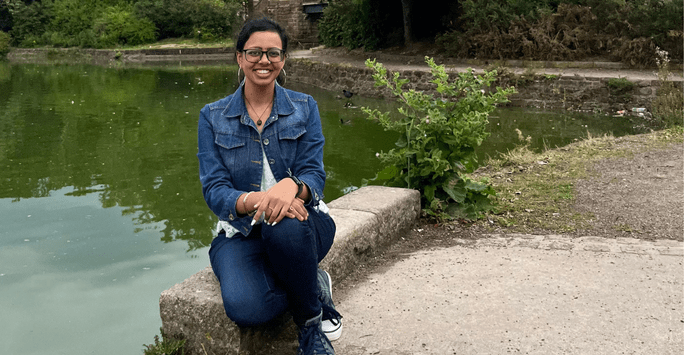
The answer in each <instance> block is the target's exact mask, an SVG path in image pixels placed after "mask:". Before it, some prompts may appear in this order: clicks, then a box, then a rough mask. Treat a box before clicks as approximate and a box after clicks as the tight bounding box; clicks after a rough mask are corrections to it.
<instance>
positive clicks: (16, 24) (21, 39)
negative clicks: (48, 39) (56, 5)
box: [7, 0, 53, 47]
mask: <svg viewBox="0 0 684 355" xmlns="http://www.w3.org/2000/svg"><path fill="white" fill-rule="evenodd" d="M7 6H8V8H9V11H10V13H11V14H12V23H13V27H12V30H11V31H10V35H11V36H12V39H13V43H15V44H18V45H19V46H21V47H33V46H36V45H41V44H43V40H42V38H41V36H42V34H43V33H45V32H46V30H47V28H48V27H49V26H50V22H51V21H52V18H53V10H52V7H53V4H52V1H50V0H44V1H40V2H39V1H34V2H32V3H31V4H29V5H26V4H25V3H24V1H22V0H8V1H7Z"/></svg>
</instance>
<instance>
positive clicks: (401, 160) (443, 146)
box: [363, 57, 515, 219]
mask: <svg viewBox="0 0 684 355" xmlns="http://www.w3.org/2000/svg"><path fill="white" fill-rule="evenodd" d="M425 60H426V62H427V63H428V65H429V66H430V68H431V73H432V76H433V78H434V79H433V80H432V81H431V82H432V83H434V84H435V85H436V86H437V88H436V90H437V92H438V93H439V97H434V96H433V95H430V94H425V93H424V92H422V91H416V90H413V89H410V90H405V89H403V86H404V85H405V84H407V83H408V80H407V79H400V78H399V73H394V75H393V76H392V78H391V80H389V79H388V75H387V69H385V67H384V66H383V65H382V64H380V63H377V62H376V61H375V60H367V61H366V66H368V67H369V68H372V69H373V70H374V71H375V74H374V75H373V78H374V79H375V85H376V86H384V87H387V88H389V90H390V91H391V92H392V94H393V95H394V96H396V97H397V98H398V100H399V102H401V103H402V107H401V108H400V109H399V113H400V114H401V117H400V118H399V119H397V120H393V119H390V117H389V112H386V113H382V112H380V111H378V110H371V109H368V108H363V111H364V112H365V113H366V115H367V116H368V118H369V119H377V120H378V121H379V123H380V124H381V125H382V126H383V127H384V128H385V129H386V130H393V131H398V132H400V133H401V136H400V138H399V140H398V141H397V142H396V146H397V147H396V148H394V149H391V150H390V151H388V152H382V153H378V154H377V155H378V157H379V158H380V159H381V160H382V161H383V163H386V164H388V166H387V167H386V168H385V169H384V170H383V171H381V172H379V173H378V176H377V178H376V180H378V181H381V180H385V181H386V182H387V183H388V184H389V185H393V186H401V187H408V188H415V189H418V190H420V191H421V195H422V204H423V206H424V210H425V211H426V212H427V213H428V214H429V215H432V216H434V217H437V218H440V219H441V218H445V219H446V218H465V219H476V218H479V217H480V216H481V215H482V213H484V212H487V211H490V210H492V208H493V206H492V205H491V204H490V200H489V196H490V195H494V190H493V188H492V187H491V186H488V185H487V183H486V181H480V182H477V181H473V180H471V179H470V178H468V177H466V176H465V174H466V173H468V172H472V170H473V168H474V167H475V165H476V163H477V161H476V156H475V148H476V147H478V146H479V145H480V144H482V142H483V141H484V139H485V138H487V136H488V135H489V133H488V132H487V130H486V128H487V124H488V119H487V117H488V115H489V113H490V112H491V111H492V110H493V109H494V108H495V105H496V104H497V103H499V102H505V101H507V99H506V97H507V96H508V95H509V94H511V93H513V92H514V91H515V89H514V88H512V87H510V88H508V89H501V88H496V90H494V91H490V92H486V91H485V90H484V89H487V88H489V87H490V85H491V84H492V83H493V82H494V81H495V80H496V71H490V72H485V73H484V74H483V75H479V76H478V75H475V74H474V73H473V72H472V70H468V71H466V72H462V73H459V74H458V76H457V78H456V79H455V80H454V81H453V82H449V76H448V75H447V74H446V71H445V69H444V66H438V65H436V64H435V62H434V61H433V60H432V59H431V58H428V57H426V58H425Z"/></svg>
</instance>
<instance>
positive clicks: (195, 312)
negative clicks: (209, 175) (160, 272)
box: [159, 186, 420, 355]
mask: <svg viewBox="0 0 684 355" xmlns="http://www.w3.org/2000/svg"><path fill="white" fill-rule="evenodd" d="M328 206H329V207H330V215H331V216H332V217H333V219H334V220H335V224H336V226H337V233H336V235H335V243H334V244H333V247H332V249H331V250H330V252H329V253H328V255H327V256H326V258H325V259H324V260H323V261H322V262H321V267H322V268H323V269H325V270H327V271H329V272H330V276H331V277H332V278H333V281H334V282H337V281H339V280H341V279H343V278H344V277H346V276H347V275H348V274H349V273H350V272H351V271H352V270H353V269H355V268H356V267H357V266H358V265H359V264H362V263H364V262H365V261H366V260H367V259H368V258H370V257H372V255H373V254H375V253H377V252H378V251H381V250H382V249H384V248H386V247H387V246H389V245H390V244H391V243H392V241H394V240H395V239H396V238H398V237H399V236H400V235H401V233H402V232H404V231H405V230H407V229H409V228H410V227H411V226H412V225H413V223H414V222H415V221H416V220H417V218H418V216H419V215H420V193H419V192H418V191H416V190H408V189H400V188H389V187H382V186H367V187H363V188H360V189H358V190H356V191H354V192H352V193H350V194H347V195H345V196H342V197H340V198H339V199H337V200H335V201H332V202H330V203H329V204H328ZM220 292H221V291H220V288H219V284H218V281H217V280H216V277H215V276H214V273H213V272H212V270H211V268H210V267H207V268H205V269H204V270H202V271H200V272H198V273H196V274H195V275H193V276H191V277H190V278H188V279H186V280H185V281H183V282H182V283H180V284H176V285H175V286H173V287H171V288H170V289H168V290H166V291H164V292H162V293H161V297H160V298H159V308H160V315H161V319H162V328H163V331H164V333H165V334H166V335H167V336H169V337H173V338H179V339H185V340H186V348H185V350H186V352H185V353H186V354H188V355H195V354H197V355H199V354H202V355H204V354H225V355H232V354H241V355H246V354H260V355H262V354H294V353H295V351H296V347H297V340H296V339H297V338H296V328H295V326H294V324H293V323H292V322H291V320H290V318H289V316H288V315H283V317H281V318H280V319H278V320H276V321H274V322H273V324H271V325H269V326H264V327H259V328H251V329H244V328H243V329H241V328H239V327H238V326H237V325H235V323H233V322H232V321H231V320H230V319H228V317H226V314H225V311H224V310H223V301H222V299H221V294H220Z"/></svg>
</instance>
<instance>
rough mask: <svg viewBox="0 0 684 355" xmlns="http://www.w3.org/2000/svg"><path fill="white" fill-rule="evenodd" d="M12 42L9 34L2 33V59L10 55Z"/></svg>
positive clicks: (0, 43) (0, 41) (0, 44)
mask: <svg viewBox="0 0 684 355" xmlns="http://www.w3.org/2000/svg"><path fill="white" fill-rule="evenodd" d="M11 40H12V38H11V37H10V35H9V33H7V32H3V31H0V59H1V58H4V57H5V56H6V55H7V53H9V49H10V41H11Z"/></svg>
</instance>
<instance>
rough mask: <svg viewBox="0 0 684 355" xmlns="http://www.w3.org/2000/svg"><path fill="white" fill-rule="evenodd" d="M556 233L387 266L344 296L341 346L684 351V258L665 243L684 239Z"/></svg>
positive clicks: (393, 350)
mask: <svg viewBox="0 0 684 355" xmlns="http://www.w3.org/2000/svg"><path fill="white" fill-rule="evenodd" d="M535 239H536V240H537V241H538V243H537V244H536V246H532V247H529V245H530V244H525V243H529V242H530V240H535ZM554 239H555V238H553V236H551V237H549V238H545V237H544V236H537V237H530V236H520V237H516V238H503V237H498V238H497V237H493V238H486V239H483V240H480V241H478V242H476V243H473V242H472V241H463V245H461V246H455V247H449V248H443V249H432V250H424V251H419V252H415V253H412V254H410V255H409V256H407V257H406V258H405V259H403V260H401V261H399V262H397V263H395V264H394V265H391V266H389V267H387V268H386V269H382V270H378V271H377V273H374V274H371V275H370V276H369V277H368V278H367V279H366V280H365V281H363V282H360V283H358V284H357V285H356V286H355V287H354V288H353V289H352V290H350V291H349V292H347V293H345V298H344V299H340V300H336V303H337V304H338V309H339V310H340V312H341V313H342V315H343V316H344V333H343V336H342V338H341V339H340V340H338V341H337V342H335V343H334V345H335V349H336V351H337V353H338V354H347V355H360V354H379V355H384V354H400V355H401V354H411V355H416V354H426V355H427V354H431V355H432V354H435V355H436V354H440V355H444V354H507V353H511V354H681V351H682V349H684V307H683V301H684V296H683V290H684V286H683V285H684V280H683V278H684V267H683V262H684V257H683V256H682V255H681V254H677V253H672V254H663V253H660V252H658V250H657V249H654V247H655V246H658V245H659V244H667V247H669V248H671V249H672V250H679V249H681V248H682V243H681V242H645V241H636V242H635V243H630V244H628V245H631V246H632V247H640V248H641V249H642V250H647V251H650V252H643V253H633V252H630V250H623V249H622V248H621V247H624V246H625V243H624V242H626V241H624V240H620V241H617V240H615V239H604V238H599V237H590V238H586V239H579V240H572V241H565V242H563V243H564V245H562V246H560V247H558V248H552V247H550V246H552V245H553V243H557V242H558V241H555V240H554ZM491 241H495V243H491ZM566 244H567V245H566ZM587 246H589V248H587Z"/></svg>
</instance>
